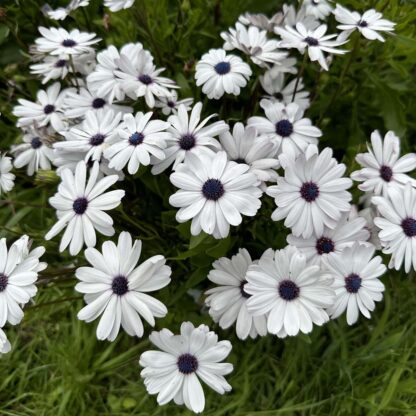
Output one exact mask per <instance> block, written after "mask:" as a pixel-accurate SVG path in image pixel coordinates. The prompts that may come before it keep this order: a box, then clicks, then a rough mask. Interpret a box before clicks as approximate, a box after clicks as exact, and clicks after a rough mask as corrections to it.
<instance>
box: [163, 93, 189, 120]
mask: <svg viewBox="0 0 416 416" xmlns="http://www.w3.org/2000/svg"><path fill="white" fill-rule="evenodd" d="M193 101H194V99H193V98H183V99H181V100H179V99H178V93H177V92H176V91H175V90H172V91H171V92H170V96H169V97H158V98H157V99H156V101H155V107H156V108H161V109H162V113H163V114H164V115H165V116H169V115H170V114H176V113H177V111H178V108H179V106H180V105H181V104H183V105H184V106H185V109H186V111H189V110H190V109H191V105H192V103H193Z"/></svg>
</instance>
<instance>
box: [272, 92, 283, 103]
mask: <svg viewBox="0 0 416 416" xmlns="http://www.w3.org/2000/svg"><path fill="white" fill-rule="evenodd" d="M274 98H276V100H279V101H282V100H283V94H282V93H281V92H275V93H274Z"/></svg>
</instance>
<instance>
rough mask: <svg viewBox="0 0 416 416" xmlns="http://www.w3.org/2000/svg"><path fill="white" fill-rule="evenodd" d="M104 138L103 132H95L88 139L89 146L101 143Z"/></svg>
mask: <svg viewBox="0 0 416 416" xmlns="http://www.w3.org/2000/svg"><path fill="white" fill-rule="evenodd" d="M104 140H105V136H104V134H101V133H97V134H95V135H94V136H92V137H91V139H90V145H91V146H99V145H100V144H103V143H104Z"/></svg>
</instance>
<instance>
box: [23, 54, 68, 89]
mask: <svg viewBox="0 0 416 416" xmlns="http://www.w3.org/2000/svg"><path fill="white" fill-rule="evenodd" d="M30 72H31V73H32V74H36V75H41V76H42V77H43V78H42V84H46V83H47V82H48V81H50V80H51V79H59V78H60V79H64V78H65V77H66V76H67V74H68V72H72V68H71V65H70V61H69V59H64V58H61V57H60V56H45V58H44V59H43V61H42V62H41V63H36V64H33V65H30Z"/></svg>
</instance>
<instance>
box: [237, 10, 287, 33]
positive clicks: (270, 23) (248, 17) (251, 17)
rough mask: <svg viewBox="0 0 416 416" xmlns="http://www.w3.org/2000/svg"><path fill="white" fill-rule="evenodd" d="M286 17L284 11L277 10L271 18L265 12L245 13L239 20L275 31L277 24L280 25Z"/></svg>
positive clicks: (247, 24) (245, 23)
mask: <svg viewBox="0 0 416 416" xmlns="http://www.w3.org/2000/svg"><path fill="white" fill-rule="evenodd" d="M283 19H284V13H282V12H277V13H275V14H274V15H273V16H272V17H271V18H270V19H269V18H268V17H267V16H266V15H265V14H263V13H257V14H252V13H244V14H242V15H240V16H239V17H238V21H239V22H240V23H242V24H243V25H246V26H250V25H252V26H256V27H258V28H259V29H263V30H267V31H268V32H273V29H274V27H275V26H276V25H280V24H281V23H282V21H283Z"/></svg>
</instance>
